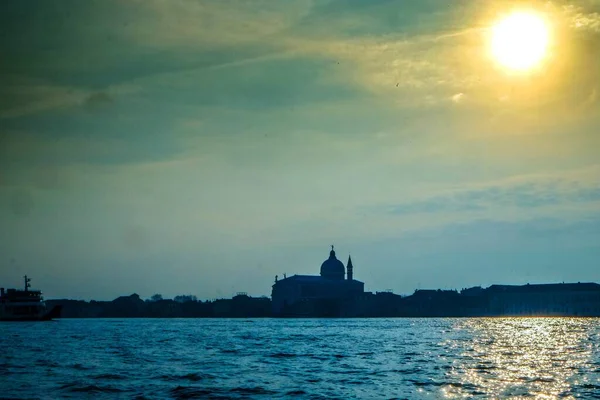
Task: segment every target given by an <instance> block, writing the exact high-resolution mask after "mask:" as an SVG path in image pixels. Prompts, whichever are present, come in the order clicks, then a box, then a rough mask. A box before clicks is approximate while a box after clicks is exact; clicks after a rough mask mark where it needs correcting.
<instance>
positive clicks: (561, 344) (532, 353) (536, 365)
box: [443, 318, 600, 399]
mask: <svg viewBox="0 0 600 400" xmlns="http://www.w3.org/2000/svg"><path fill="white" fill-rule="evenodd" d="M591 321H592V320H589V319H575V318H490V319H469V320H459V321H458V322H457V323H456V326H455V329H458V330H461V331H463V332H465V333H466V334H467V337H468V338H469V339H468V340H464V341H456V340H452V341H447V342H446V343H445V344H446V345H447V346H451V347H454V348H455V350H456V351H457V353H458V354H460V357H458V358H457V359H456V360H455V361H454V366H453V368H452V369H451V370H450V371H449V372H448V374H449V375H450V376H449V378H451V379H452V380H453V381H459V382H461V383H462V386H459V387H446V388H444V391H443V394H444V395H445V397H448V398H457V397H465V396H466V395H467V391H466V389H470V390H471V391H470V394H471V395H472V394H473V392H472V388H473V387H476V388H479V389H480V390H481V391H482V392H483V393H481V394H484V393H485V394H486V395H491V396H495V397H497V398H506V397H510V398H520V397H532V396H533V397H535V398H542V399H546V398H547V399H554V398H558V397H560V398H575V397H574V396H573V394H572V392H571V389H572V387H573V386H579V387H581V386H583V387H588V388H590V390H591V391H592V392H593V391H594V390H600V382H597V380H598V378H597V376H598V375H597V374H592V375H590V371H589V370H588V367H589V365H590V363H591V364H594V362H593V357H594V356H596V357H597V356H598V350H599V346H598V342H597V340H595V338H594V337H593V336H591V333H590V332H591V331H590V323H591ZM596 362H597V361H596ZM594 376H595V378H594ZM590 377H592V378H590ZM590 379H595V380H596V381H595V382H590V381H589V380H590ZM598 394H600V392H599V393H598Z"/></svg>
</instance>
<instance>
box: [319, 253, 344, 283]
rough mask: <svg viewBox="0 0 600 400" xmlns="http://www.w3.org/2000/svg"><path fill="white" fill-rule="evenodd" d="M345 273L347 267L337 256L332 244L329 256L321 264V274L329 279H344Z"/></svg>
mask: <svg viewBox="0 0 600 400" xmlns="http://www.w3.org/2000/svg"><path fill="white" fill-rule="evenodd" d="M345 274H346V269H345V268H344V264H343V263H342V262H341V261H340V260H338V259H337V258H336V257H335V251H334V250H333V246H331V251H330V252H329V258H328V259H327V260H325V261H324V262H323V264H321V276H322V277H323V278H328V279H340V280H343V279H344V275H345Z"/></svg>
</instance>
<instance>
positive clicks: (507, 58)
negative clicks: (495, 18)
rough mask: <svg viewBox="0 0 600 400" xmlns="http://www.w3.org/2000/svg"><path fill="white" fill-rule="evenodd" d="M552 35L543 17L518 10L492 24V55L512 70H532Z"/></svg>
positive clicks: (545, 52) (538, 62)
mask: <svg viewBox="0 0 600 400" xmlns="http://www.w3.org/2000/svg"><path fill="white" fill-rule="evenodd" d="M549 36H550V35H549V31H548V26H547V25H546V22H545V21H544V19H543V18H542V17H541V16H539V15H537V14H535V13H533V12H524V11H521V12H515V13H513V14H510V15H509V16H507V17H505V18H504V19H502V20H500V21H499V22H498V23H497V24H496V25H494V26H493V27H492V30H491V52H492V56H493V58H494V59H495V60H496V61H497V62H498V63H500V64H501V65H503V66H504V67H506V68H509V69H511V70H514V71H527V70H530V69H532V68H534V67H535V66H537V65H539V64H540V63H541V61H542V60H543V59H544V57H546V55H547V52H548V42H549Z"/></svg>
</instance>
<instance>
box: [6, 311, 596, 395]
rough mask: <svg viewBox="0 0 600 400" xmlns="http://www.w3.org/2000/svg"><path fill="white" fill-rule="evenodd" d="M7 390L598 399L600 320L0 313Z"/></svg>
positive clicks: (30, 392)
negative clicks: (13, 318)
mask: <svg viewBox="0 0 600 400" xmlns="http://www.w3.org/2000/svg"><path fill="white" fill-rule="evenodd" d="M0 350H1V353H0V397H2V398H6V397H9V398H10V397H13V398H15V397H16V398H42V399H45V398H106V399H118V398H127V399H130V398H139V399H142V398H175V399H191V398H249V399H272V398H306V399H319V398H323V399H331V398H342V399H349V398H366V399H379V398H410V399H420V398H424V399H434V398H478V397H479V398H490V397H492V398H506V397H513V398H514V397H517V398H518V397H529V398H559V397H560V398H600V351H599V350H600V319H574V318H547V319H546V318H522V319H508V318H506V319H504V318H497V319H352V320H339V319H329V320H326V319H323V320H317V319H313V320H275V319H256V320H227V319H188V320H184V319H163V320H156V319H144V320H136V319H129V320H60V321H55V322H48V323H0Z"/></svg>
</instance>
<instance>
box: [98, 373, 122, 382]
mask: <svg viewBox="0 0 600 400" xmlns="http://www.w3.org/2000/svg"><path fill="white" fill-rule="evenodd" d="M93 379H98V380H104V379H106V380H119V381H120V380H125V379H128V378H127V377H126V376H123V375H118V374H100V375H96V376H94V377H93Z"/></svg>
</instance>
